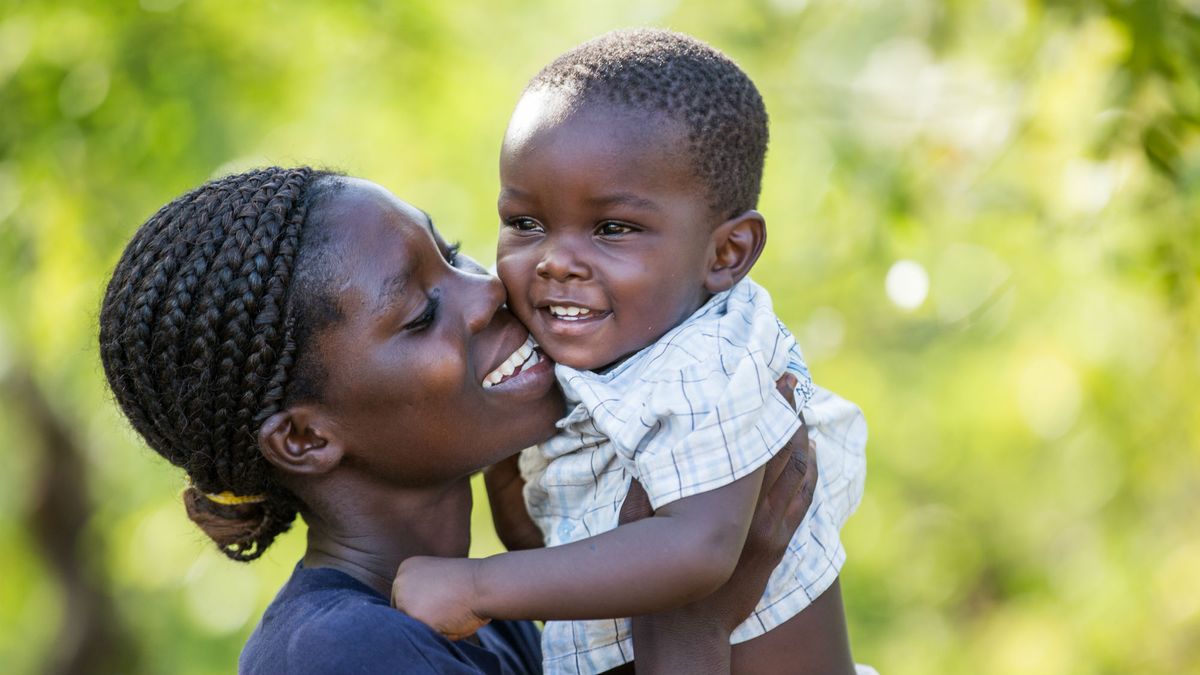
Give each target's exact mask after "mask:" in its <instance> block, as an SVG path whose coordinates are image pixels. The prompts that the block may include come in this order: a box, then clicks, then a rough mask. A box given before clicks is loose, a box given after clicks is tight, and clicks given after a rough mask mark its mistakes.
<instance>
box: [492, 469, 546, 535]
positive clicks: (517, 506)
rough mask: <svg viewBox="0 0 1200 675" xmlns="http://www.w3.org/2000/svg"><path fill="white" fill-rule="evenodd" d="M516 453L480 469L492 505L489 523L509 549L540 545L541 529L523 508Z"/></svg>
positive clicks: (523, 484)
mask: <svg viewBox="0 0 1200 675" xmlns="http://www.w3.org/2000/svg"><path fill="white" fill-rule="evenodd" d="M519 459H520V455H513V456H512V457H509V458H508V459H504V460H501V461H499V462H497V463H495V464H493V465H492V466H489V467H488V468H486V469H484V470H483V484H484V486H485V487H486V488H487V495H488V504H489V505H490V506H491V507H492V524H493V525H495V527H496V535H497V536H498V537H500V543H502V544H504V548H506V549H508V550H510V551H523V550H526V549H531V548H541V547H542V546H543V545H544V544H545V543H544V542H543V540H542V531H541V530H540V529H538V526H537V524H536V523H534V522H533V518H531V517H530V516H529V512H528V511H526V510H525V495H524V488H525V480H524V479H522V478H521V469H520V467H519V465H518V461H519Z"/></svg>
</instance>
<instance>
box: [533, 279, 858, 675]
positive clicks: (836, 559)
mask: <svg viewBox="0 0 1200 675" xmlns="http://www.w3.org/2000/svg"><path fill="white" fill-rule="evenodd" d="M556 372H557V375H558V379H559V384H560V385H562V388H563V391H564V393H565V395H566V397H567V401H568V403H569V404H572V405H573V407H572V408H571V412H570V413H569V414H568V415H567V416H566V417H565V418H564V419H562V420H560V421H559V422H558V428H559V433H558V435H557V436H555V437H554V438H552V439H550V440H549V441H548V442H546V443H544V444H542V445H540V446H538V447H536V448H530V449H528V450H526V451H525V452H524V453H523V454H522V457H521V468H522V473H523V475H524V477H525V480H526V487H525V498H526V503H527V505H528V507H529V511H530V514H531V515H532V516H533V518H534V520H535V521H536V522H537V523H538V525H539V527H541V529H542V532H543V533H544V534H545V538H546V544H547V545H548V546H556V545H559V544H565V543H569V542H573V541H578V540H580V539H584V538H586V537H589V536H592V535H595V534H599V533H601V532H606V531H608V530H611V529H613V528H615V527H616V526H617V517H618V515H619V511H620V507H621V503H622V502H623V501H624V499H625V495H626V493H627V492H628V490H629V483H630V480H631V479H633V478H636V479H637V480H638V481H639V482H640V483H641V484H642V487H644V488H645V489H646V493H647V495H648V496H649V498H650V502H651V505H652V506H653V507H654V508H655V509H658V508H660V507H662V506H663V505H664V504H668V503H670V502H673V501H675V500H677V499H682V498H684V497H688V496H691V495H694V494H699V493H701V492H706V491H708V490H712V489H714V488H718V487H721V486H723V485H728V484H729V483H732V482H733V481H735V480H737V479H738V478H741V477H742V476H745V475H747V474H750V473H752V472H753V471H755V470H756V469H758V468H759V467H760V466H762V465H763V464H765V463H766V462H767V460H769V459H770V458H771V457H772V456H774V454H775V453H776V452H778V451H779V449H780V448H782V447H783V445H784V444H785V443H786V442H787V441H788V439H790V438H791V436H792V435H793V434H794V433H795V432H796V430H797V429H798V428H799V420H798V418H797V416H796V413H795V410H794V409H793V408H792V407H791V405H790V404H789V403H788V402H787V400H786V399H785V398H784V397H783V396H782V395H780V394H779V392H778V391H777V390H776V387H775V382H776V380H778V379H779V377H780V376H782V375H783V373H785V372H790V373H792V374H793V375H795V376H796V378H797V381H798V383H797V386H796V404H797V406H798V407H799V408H800V409H801V410H802V412H803V413H804V417H805V420H806V421H807V422H808V424H809V433H810V436H811V438H812V439H813V440H814V441H815V442H816V444H817V458H818V463H819V466H818V468H819V477H820V480H819V482H818V485H817V490H816V493H815V496H814V498H813V504H812V507H811V508H810V509H809V512H808V514H807V515H806V516H805V519H804V522H803V523H802V524H801V526H800V528H799V529H798V530H797V531H796V534H795V535H794V536H793V538H792V541H791V544H790V545H789V548H788V553H787V554H786V555H785V557H784V559H783V561H782V562H781V563H780V564H779V566H778V567H777V568H776V569H775V571H774V573H773V574H772V575H771V579H770V581H769V583H768V585H767V588H766V591H765V592H764V594H763V597H762V598H761V599H760V601H759V604H758V606H757V607H756V608H755V611H754V614H753V615H752V616H751V617H750V618H749V619H747V620H746V621H745V622H744V623H742V624H741V625H740V626H738V628H737V629H736V630H735V631H734V633H733V636H732V641H733V642H734V643H737V642H743V641H745V640H749V639H751V638H754V637H757V636H758V635H761V634H763V633H765V632H767V631H769V630H771V629H772V628H774V627H775V626H778V625H780V624H782V623H783V622H784V621H787V620H788V619H790V618H791V617H793V616H795V615H796V614H797V613H799V612H800V610H802V609H804V608H805V607H807V606H808V605H809V604H810V603H811V602H812V601H813V600H814V599H816V598H817V597H818V596H819V595H820V594H821V593H822V592H824V591H825V589H826V588H828V587H829V585H830V584H832V583H833V581H834V579H836V578H837V575H838V572H839V570H840V569H841V566H842V563H843V562H844V561H845V557H846V556H845V550H844V549H843V548H842V545H841V540H840V539H839V536H838V533H839V531H840V529H841V527H842V525H843V524H844V523H845V521H846V519H847V518H848V517H849V516H850V514H851V513H852V512H853V510H854V509H855V508H856V507H857V505H858V502H859V499H860V498H861V496H862V490H863V481H864V478H865V467H866V462H865V455H864V449H865V447H866V424H865V422H864V420H863V416H862V412H861V411H860V410H859V409H858V408H857V406H855V405H853V404H852V403H849V402H847V401H845V400H844V399H841V398H839V397H838V396H836V395H834V394H832V393H830V392H828V391H825V390H823V389H820V388H818V387H815V386H814V385H813V383H812V379H811V378H810V376H809V373H808V367H807V366H806V365H805V363H804V359H803V356H802V355H801V352H800V348H799V346H798V345H797V344H796V341H795V339H794V338H793V337H792V335H791V333H790V332H789V331H788V330H787V328H786V327H784V326H783V324H782V323H780V321H779V320H778V319H777V318H776V317H775V314H774V311H773V310H772V307H771V299H770V296H769V295H768V294H767V292H766V290H765V289H763V288H762V287H760V286H758V285H757V284H755V283H754V282H752V281H750V280H749V279H746V280H743V281H742V282H740V283H739V284H737V285H736V286H734V287H733V288H731V289H730V290H728V291H725V292H724V293H720V294H718V295H716V296H714V297H713V298H711V299H710V300H709V302H707V303H706V304H705V305H704V306H703V307H701V308H700V309H699V310H697V312H696V313H695V314H693V315H692V316H691V317H690V318H688V319H687V320H686V321H685V322H684V323H682V324H680V325H679V326H677V327H676V328H674V329H673V330H671V331H670V332H668V333H667V334H666V335H664V336H663V337H662V338H660V339H659V340H658V341H656V342H655V343H654V344H652V345H650V346H649V347H647V348H645V349H643V350H642V351H640V352H638V353H637V354H635V355H633V356H631V357H630V358H628V359H626V360H625V361H624V362H622V363H621V364H619V365H617V366H616V367H615V368H613V369H611V370H609V371H608V372H605V373H594V372H590V371H579V370H575V369H572V368H568V367H566V366H562V365H559V366H557V370H556ZM583 577H584V580H582V581H581V583H586V580H585V578H586V574H585V575H583ZM648 583H653V582H652V581H648ZM542 649H543V656H544V660H545V672H547V673H598V672H602V671H605V670H608V669H610V668H614V667H616V666H618V665H620V664H622V663H625V662H627V661H630V660H632V658H633V649H632V645H631V639H630V623H629V620H628V619H616V620H598V621H551V622H548V623H547V624H546V628H545V630H544V631H543V633H542Z"/></svg>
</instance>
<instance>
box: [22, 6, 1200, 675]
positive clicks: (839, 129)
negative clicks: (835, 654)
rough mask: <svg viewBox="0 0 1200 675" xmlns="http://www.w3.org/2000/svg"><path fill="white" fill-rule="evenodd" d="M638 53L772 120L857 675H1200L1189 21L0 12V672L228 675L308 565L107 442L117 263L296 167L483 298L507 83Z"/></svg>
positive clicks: (1112, 10)
mask: <svg viewBox="0 0 1200 675" xmlns="http://www.w3.org/2000/svg"><path fill="white" fill-rule="evenodd" d="M635 25H659V26H666V27H670V28H674V29H678V30H683V31H686V32H690V33H692V34H694V35H697V36H699V37H701V38H702V39H704V40H707V41H709V42H710V43H712V44H714V45H716V46H718V47H719V48H721V49H723V50H725V51H726V52H727V53H729V54H730V55H731V56H733V57H734V58H735V59H737V60H738V61H739V63H740V64H741V65H742V66H743V67H744V68H745V70H746V71H747V72H748V73H749V74H750V75H751V76H752V77H753V78H754V80H755V81H756V82H757V83H758V85H759V87H760V88H761V90H762V92H763V94H764V96H765V98H766V101H767V105H768V109H769V111H770V114H771V120H772V123H771V134H772V141H771V149H770V153H769V157H768V161H767V169H766V178H765V186H764V192H763V197H762V202H761V210H762V211H763V212H764V213H765V214H766V216H767V220H768V223H769V228H770V233H771V237H770V243H769V245H768V249H767V251H766V253H765V255H764V257H763V259H762V261H761V262H760V263H759V265H758V267H757V268H756V269H755V272H754V274H755V277H756V278H757V279H758V280H759V281H760V282H762V283H764V284H765V285H767V286H768V287H769V288H770V289H771V290H772V291H773V293H774V295H775V299H776V302H777V309H778V311H779V314H780V315H781V316H782V317H783V318H784V319H785V321H786V322H787V323H788V324H789V325H790V326H791V327H792V328H793V329H794V330H795V331H796V332H797V334H798V335H799V337H800V339H801V343H802V345H803V346H804V348H805V350H806V352H807V354H808V356H809V359H810V363H811V365H812V368H813V372H814V374H815V376H816V379H817V380H818V381H819V382H821V383H822V384H824V385H826V386H828V387H830V388H832V389H834V390H836V391H838V392H840V393H842V394H843V395H845V396H847V397H849V398H851V399H853V400H855V401H857V402H859V403H860V404H861V405H862V407H863V408H864V410H865V411H866V414H867V417H868V420H869V423H870V427H871V442H870V446H869V457H870V465H869V466H870V469H869V476H868V484H867V492H866V497H865V498H864V500H863V503H862V506H861V507H860V509H859V511H858V513H857V514H856V515H855V516H854V517H853V518H852V519H851V521H850V523H849V524H848V525H847V527H846V529H845V542H846V545H847V548H848V549H849V562H848V563H847V564H846V567H845V570H844V573H843V583H844V592H845V599H846V604H847V609H848V614H849V622H850V630H851V635H852V640H853V645H854V649H855V653H856V656H857V657H858V659H859V660H860V661H864V662H868V663H872V664H874V665H876V666H877V667H878V668H879V669H880V670H881V671H882V672H884V673H885V674H893V675H902V674H914V675H916V674H929V673H972V674H975V673H981V674H988V673H1023V674H1034V675H1036V674H1040V673H1045V674H1047V675H1051V674H1052V675H1063V674H1073V673H1114V674H1116V673H1120V674H1125V673H1200V518H1198V512H1200V387H1198V385H1197V380H1198V378H1200V296H1198V293H1197V291H1198V277H1200V134H1198V119H1200V85H1198V82H1200V2H1198V1H1197V0H1108V1H1101V0H1077V1H1061V2H1034V1H1025V2H1022V1H1020V0H987V1H979V2H970V1H967V0H954V1H948V2H936V1H934V0H904V1H898V0H897V1H893V0H755V1H746V2H720V3H709V2H689V1H679V2H676V1H672V0H650V1H647V0H610V1H608V2H603V3H598V2H596V3H581V2H565V1H555V2H536V1H534V0H493V1H490V2H482V1H480V2H441V1H438V0H394V1H387V2H384V1H376V2H346V3H332V2H329V3H326V2H314V1H310V0H286V1H285V0H275V1H265V0H264V1H257V2H215V1H202V0H195V1H192V0H183V1H181V0H141V1H140V3H139V2H138V1H137V0H128V1H122V2H99V1H93V2H74V3H73V2H30V1H24V2H22V1H20V0H0V381H2V382H3V385H2V390H0V438H2V441H3V442H2V443H0V467H2V468H0V664H3V666H2V668H3V670H4V672H6V673H26V672H96V673H109V672H113V673H116V672H120V673H196V674H201V673H227V672H232V671H233V669H234V663H235V659H236V657H237V654H238V651H239V649H240V647H241V644H242V642H243V641H244V639H245V638H246V636H247V635H248V634H249V632H250V630H251V629H252V628H253V626H254V623H255V621H256V620H257V618H258V616H259V614H260V613H261V611H262V610H263V608H264V607H265V606H266V604H267V603H268V602H269V601H270V599H271V598H272V596H273V594H274V593H275V591H276V590H277V588H278V587H279V585H280V584H281V583H282V581H283V580H284V579H285V578H286V576H287V574H288V573H289V571H290V569H291V567H292V565H293V564H294V563H295V561H296V560H297V559H298V557H299V555H300V552H301V550H302V545H303V534H302V530H303V528H302V527H297V528H296V531H295V532H293V533H292V534H289V535H287V536H286V537H285V538H284V539H283V540H282V541H281V542H279V543H278V544H277V545H276V546H275V547H274V548H273V549H272V551H271V552H269V553H268V555H267V556H266V557H265V558H264V559H263V560H261V561H259V562H257V563H254V564H252V565H239V564H237V563H233V562H230V561H228V560H226V559H225V558H223V557H222V556H220V555H219V554H218V553H217V552H216V551H215V549H214V548H213V547H212V546H211V545H209V544H207V543H206V541H205V540H204V539H203V537H202V536H201V535H200V534H199V533H198V531H197V530H195V529H194V528H192V527H191V526H190V524H189V523H188V521H187V520H186V518H185V516H184V512H183V509H182V507H181V503H180V500H179V491H180V489H181V487H182V485H183V482H182V480H183V479H182V476H181V475H180V474H179V473H178V472H177V471H175V470H174V469H172V468H171V467H169V466H168V465H167V464H166V463H165V462H163V461H162V460H160V459H159V458H158V457H157V456H156V455H154V454H153V453H152V452H150V451H149V450H148V449H146V447H145V446H144V445H143V444H142V443H141V442H139V440H138V438H137V437H136V436H135V435H134V434H133V432H132V431H131V430H130V429H129V427H128V425H127V424H126V423H125V422H124V420H123V419H122V418H120V417H119V415H118V414H117V412H116V409H115V407H114V405H113V404H112V402H111V400H110V398H109V395H108V394H107V392H106V390H105V386H104V383H103V377H102V372H101V369H100V366H99V362H98V358H97V353H96V344H95V343H96V314H97V308H98V304H99V298H100V294H101V292H102V289H103V286H104V284H105V282H106V280H107V273H108V271H109V270H110V269H111V266H112V265H113V264H114V262H115V260H116V257H117V255H118V253H119V251H120V249H121V248H122V247H123V245H124V243H125V241H126V240H127V239H128V237H129V236H130V235H131V233H132V231H133V230H134V228H135V227H136V226H137V225H138V224H140V223H141V222H142V221H143V220H144V219H145V218H146V217H148V216H149V215H150V214H151V213H153V211H154V210H155V209H156V208H157V207H158V206H160V205H161V204H163V203H165V202H167V201H168V200H170V199H171V198H173V197H174V196H176V195H177V194H179V193H181V192H183V191H185V190H187V189H189V188H191V187H193V186H195V185H197V184H199V183H200V182H202V181H204V180H206V179H208V178H210V177H214V176H217V175H220V174H224V173H228V172H231V171H234V170H238V169H242V168H247V167H250V166H255V165H263V164H268V163H284V164H292V163H314V164H318V165H323V166H329V167H333V168H338V169H342V170H344V171H347V172H350V173H353V174H358V175H362V176H365V177H369V178H371V179H374V180H376V181H378V182H380V183H382V184H383V185H385V186H387V187H388V188H390V189H392V190H393V191H394V192H396V193H397V194H399V195H401V196H402V197H404V198H406V199H408V200H409V201H412V202H413V203H415V204H417V205H419V206H422V207H424V208H425V209H427V210H428V211H429V212H430V213H432V214H433V216H434V218H435V219H436V220H437V221H438V222H439V224H440V226H441V228H442V229H443V230H444V231H445V232H446V233H447V235H448V236H449V237H454V238H460V239H462V240H463V242H464V248H465V250H466V251H468V252H469V253H470V254H472V255H473V256H475V257H476V258H478V259H480V260H481V261H483V262H485V263H490V262H491V261H492V260H493V257H494V256H493V250H494V249H493V245H494V238H495V233H496V217H495V211H494V200H495V194H496V189H497V179H496V161H497V153H498V146H499V141H500V138H501V134H502V132H503V129H504V125H505V122H506V119H507V116H508V114H509V112H510V110H511V108H512V106H513V104H514V102H515V101H516V98H517V96H518V94H519V92H520V90H521V88H522V86H523V84H524V82H525V81H526V79H527V78H529V77H530V76H532V75H533V74H534V73H535V72H536V71H537V70H538V68H539V67H540V66H541V65H543V64H545V63H546V62H548V61H549V60H550V59H552V58H553V57H554V56H556V55H557V54H559V53H560V52H562V51H563V50H565V49H567V48H569V47H571V46H573V45H574V44H576V43H578V42H581V41H583V40H585V39H587V38H589V37H592V36H594V35H597V34H599V33H601V32H604V31H606V30H608V29H611V28H617V27H627V26H635ZM485 509H486V503H483V504H481V505H479V506H478V507H477V512H476V514H475V522H476V525H477V527H476V538H475V542H474V549H475V551H476V552H477V553H479V554H483V553H489V552H493V551H495V550H497V549H498V544H497V543H496V539H495V536H494V533H493V532H492V531H491V530H490V526H489V524H488V523H489V520H488V514H487V513H486V510H485Z"/></svg>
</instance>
